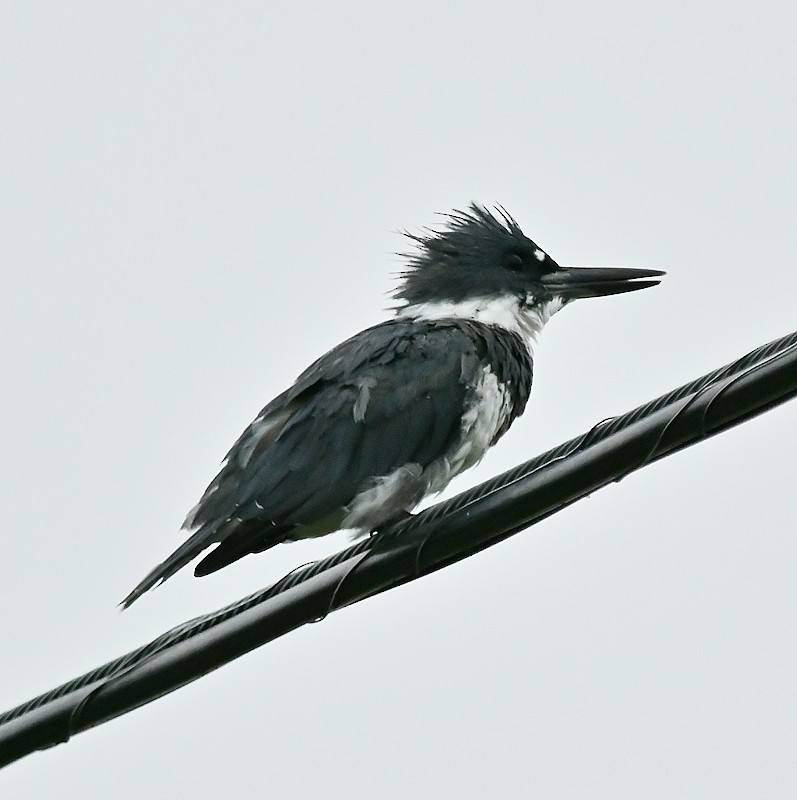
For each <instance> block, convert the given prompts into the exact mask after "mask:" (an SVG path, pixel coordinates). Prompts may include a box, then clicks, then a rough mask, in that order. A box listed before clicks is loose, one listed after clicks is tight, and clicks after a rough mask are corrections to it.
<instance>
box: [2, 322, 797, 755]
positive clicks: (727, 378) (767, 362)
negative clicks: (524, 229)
mask: <svg viewBox="0 0 797 800" xmlns="http://www.w3.org/2000/svg"><path fill="white" fill-rule="evenodd" d="M796 393H797V332H795V333H792V334H790V335H788V336H785V337H783V338H781V339H778V340H776V341H774V342H770V343H769V344H766V345H764V346H762V347H759V348H757V349H756V350H754V351H752V352H751V353H748V354H747V355H745V356H743V357H742V358H740V359H738V360H736V361H734V362H733V363H731V364H728V365H726V366H724V367H721V368H720V369H717V370H714V371H712V372H711V373H708V374H707V375H704V376H702V377H700V378H698V379H696V380H694V381H691V382H690V383H688V384H685V385H684V386H681V387H679V388H677V389H674V390H673V391H671V392H668V393H667V394H665V395H662V396H661V397H658V398H656V399H655V400H652V401H650V402H648V403H645V404H644V405H642V406H639V407H638V408H636V409H633V410H632V411H629V412H628V413H626V414H623V415H622V416H619V417H615V418H612V419H609V420H604V421H603V422H601V423H599V424H597V425H596V426H594V427H593V428H592V429H591V430H589V431H587V432H586V433H585V434H583V435H582V436H579V437H576V438H575V439H571V440H570V441H568V442H565V443H563V444H561V445H559V446H557V447H555V448H553V449H551V450H549V451H547V452H546V453H543V454H541V455H539V456H537V457H535V458H533V459H531V460H530V461H527V462H525V463H524V464H521V465H519V466H517V467H515V468H514V469H512V470H509V471H508V472H505V473H503V474H502V475H499V476H497V477H495V478H493V479H491V480H490V481H487V482H486V483H483V484H481V485H479V486H477V487H475V488H473V489H471V490H469V491H467V492H463V493H462V494H460V495H457V496H456V497H454V498H451V499H450V500H447V501H444V502H442V503H439V504H437V505H436V506H433V507H432V508H429V509H426V510H425V511H423V512H421V513H419V514H417V515H415V516H414V517H411V518H409V519H407V520H403V521H402V522H400V523H398V524H396V525H394V526H392V527H391V528H389V529H387V530H385V531H383V532H381V533H380V534H378V535H376V536H373V537H371V538H370V539H367V540H364V541H361V542H359V543H357V544H355V545H352V546H351V547H348V548H346V549H344V550H342V551H341V552H339V553H336V554H334V555H332V556H330V557H328V558H325V559H322V560H320V561H317V562H313V563H311V564H308V565H305V566H304V567H300V568H299V569H297V570H294V571H293V572H291V573H289V574H288V575H286V576H285V577H283V578H282V579H281V580H279V581H278V582H277V583H275V584H273V585H272V586H270V587H268V588H266V589H263V590H261V591H259V592H256V593H254V594H252V595H250V596H248V597H246V598H243V599H242V600H239V601H237V602H235V603H233V604H231V605H229V606H226V607H225V608H222V609H220V610H218V611H215V612H213V613H211V614H206V615H203V616H201V617H197V618H195V619H193V620H189V621H188V622H185V623H183V624H181V625H178V626H176V627H175V628H172V629H171V630H170V631H167V632H166V633H164V634H162V635H161V636H159V637H158V638H157V639H155V640H153V641H152V642H150V643H149V644H147V645H145V646H143V647H140V648H138V649H136V650H134V651H132V652H130V653H128V654H126V655H124V656H122V657H121V658H118V659H115V660H114V661H110V662H108V663H107V664H104V665H103V666H101V667H98V668H96V669H94V670H92V671H91V672H89V673H86V674H85V675H83V676H80V677H79V678H76V679H74V680H72V681H69V682H67V683H65V684H63V685H61V686H59V687H57V688H56V689H53V690H51V691H49V692H47V693H45V694H43V695H40V696H39V697H36V698H34V699H32V700H30V701H28V702H27V703H23V704H22V705H20V706H17V707H16V708H13V709H11V710H9V711H7V712H5V713H4V714H0V766H3V765H5V764H7V763H10V762H11V761H13V760H16V759H17V758H20V757H22V756H23V755H25V754H27V753H29V752H32V751H33V750H35V749H42V748H44V747H49V746H52V745H54V744H58V743H60V742H63V741H66V740H67V739H68V738H69V737H70V736H71V735H72V734H73V733H76V732H79V731H82V730H85V729H87V728H89V727H93V726H94V725H97V724H100V723H101V722H104V721H106V720H108V719H111V718H113V717H115V716H118V715H120V714H122V713H125V712H126V711H129V710H131V709H132V708H135V707H137V706H139V705H142V704H143V703H146V702H149V701H150V700H152V699H155V698H156V697H160V696H162V695H163V694H166V693H167V692H170V691H173V690H174V689H175V688H178V687H179V686H182V685H184V684H186V683H189V682H190V681H192V680H195V679H196V678H198V677H200V676H201V675H202V674H205V673H206V672H208V671H210V670H212V669H215V668H217V667H218V666H221V664H223V663H227V662H228V661H230V660H232V659H233V658H235V657H237V656H239V655H242V654H243V653H245V652H248V651H249V650H251V649H253V648H254V647H257V646H259V645H261V644H263V643H265V642H267V641H271V640H272V639H274V638H276V637H277V636H280V635H282V634H284V633H286V632H288V631H290V630H293V629H294V628H296V627H298V626H300V625H302V624H305V623H306V622H310V621H314V620H318V619H323V618H324V617H325V616H326V615H327V614H328V613H330V612H331V611H333V610H336V609H337V608H341V607H343V606H345V605H349V604H351V603H353V602H357V601H358V600H360V599H363V598H365V597H369V596H372V595H374V594H377V593H378V592H381V591H384V590H386V589H388V588H392V587H393V586H396V585H399V584H401V583H405V582H407V581H409V580H413V579H415V578H417V577H420V576H421V575H425V574H428V573H430V572H433V571H435V570H437V569H440V568H442V567H444V566H446V565H447V564H450V563H453V562H454V561H458V560H460V559H462V558H465V557H467V556H469V555H472V554H474V553H476V552H478V551H479V550H481V549H484V548H485V547H488V546H490V545H492V544H495V543H496V542H498V541H500V540H502V539H504V538H506V537H507V536H510V535H512V534H513V533H516V532H517V531H519V530H522V529H523V528H525V527H528V525H530V524H533V523H535V522H538V521H539V520H541V519H544V518H545V517H547V516H549V515H550V514H552V513H555V512H556V511H558V510H560V509H561V508H563V507H565V506H566V505H569V504H570V503H572V502H575V500H577V499H579V498H580V497H583V496H584V495H586V494H588V493H590V492H592V491H594V490H595V489H596V488H599V487H600V486H604V485H606V484H607V483H610V482H612V481H616V480H620V479H622V478H623V477H624V476H625V475H627V474H629V473H630V472H632V471H634V470H636V469H639V468H640V467H642V466H644V465H645V464H647V463H650V462H651V461H654V460H657V459H658V458H661V457H663V456H665V455H669V454H670V453H672V452H675V451H676V450H679V449H681V448H683V447H686V446H688V445H690V444H693V443H695V442H697V441H700V440H701V439H703V438H705V437H706V436H709V435H714V434H715V433H718V432H720V431H721V430H724V429H725V428H727V427H730V426H731V425H735V424H738V423H740V422H742V421H744V420H746V419H748V418H750V417H751V416H754V415H755V414H758V413H761V412H762V411H764V410H767V409H768V408H771V407H773V406H774V405H777V404H779V403H782V402H784V401H785V400H787V399H790V398H791V397H793V396H794V395H795V394H796Z"/></svg>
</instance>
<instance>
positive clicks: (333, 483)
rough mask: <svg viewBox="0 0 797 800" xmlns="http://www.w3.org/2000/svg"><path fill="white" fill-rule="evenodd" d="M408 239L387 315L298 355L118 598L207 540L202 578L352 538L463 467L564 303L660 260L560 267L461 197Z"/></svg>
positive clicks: (516, 389) (636, 275) (641, 284)
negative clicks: (312, 357) (291, 375)
mask: <svg viewBox="0 0 797 800" xmlns="http://www.w3.org/2000/svg"><path fill="white" fill-rule="evenodd" d="M445 218H446V221H445V223H444V225H443V226H442V227H441V228H439V229H437V230H431V229H426V230H425V231H424V232H423V233H422V234H420V235H412V234H406V235H407V236H409V238H410V239H412V240H413V241H414V243H415V245H416V250H415V252H414V253H412V254H411V255H409V256H408V263H407V268H406V270H405V271H404V272H402V273H401V274H400V277H401V284H400V285H399V287H398V289H397V290H396V291H395V293H394V296H395V298H396V299H397V300H398V302H399V307H398V308H397V309H396V315H395V317H394V318H392V319H390V320H388V321H386V322H382V323H380V324H379V325H375V326H374V327H372V328H368V329H367V330H364V331H362V332H360V333H358V334H356V335H355V336H353V337H351V338H350V339H348V340H346V341H345V342H343V343H342V344H339V345H338V346H337V347H334V348H333V349H332V350H330V351H329V352H328V353H327V354H326V355H324V356H322V357H321V358H319V359H318V360H317V361H316V362H314V363H313V364H311V365H310V366H309V367H308V368H307V369H306V370H305V371H304V372H303V373H302V374H301V375H300V376H299V377H298V378H297V379H296V382H295V383H294V384H293V386H291V387H290V388H289V389H287V390H286V391H284V392H283V393H282V394H280V395H279V396H277V397H276V398H275V399H274V400H272V401H271V402H270V403H269V404H268V405H267V406H266V407H265V408H264V409H263V410H262V411H261V412H260V413H259V414H258V415H257V417H256V418H255V420H254V421H253V422H252V424H251V425H249V427H248V428H247V429H246V430H245V431H244V432H243V434H241V437H240V438H239V439H238V441H237V442H235V444H234V445H233V446H232V449H231V450H230V452H229V453H227V456H226V458H225V459H224V461H223V463H222V467H221V471H220V472H219V474H218V475H217V476H216V477H215V478H214V479H213V481H212V482H211V484H210V486H208V488H207V489H206V491H205V493H204V494H203V495H202V497H201V499H200V500H199V502H198V503H197V504H196V506H194V508H193V509H192V510H191V511H190V512H189V514H188V516H187V517H186V520H185V523H184V524H183V527H184V528H185V529H187V530H188V531H189V532H190V534H191V535H190V536H189V538H188V540H187V541H186V542H185V543H184V544H183V545H182V546H180V547H178V548H177V550H175V551H174V553H172V554H171V555H170V556H169V557H168V558H167V559H166V560H165V561H164V562H163V563H162V564H160V565H158V566H157V567H155V568H154V569H153V570H152V571H151V572H150V573H149V574H148V575H147V576H146V577H145V578H144V579H143V580H142V581H141V583H139V584H138V586H136V588H135V589H133V591H132V592H131V593H130V594H129V595H128V596H127V597H126V598H125V599H124V600H123V601H122V606H123V607H127V606H129V605H130V604H131V603H133V602H134V601H135V600H136V599H138V598H139V597H140V596H141V595H142V594H143V593H144V592H146V591H147V590H148V589H151V588H152V587H153V586H155V585H156V584H157V583H159V582H162V581H165V580H166V579H167V578H169V577H170V576H171V575H173V574H174V573H175V572H176V571H177V570H178V569H180V568H181V567H184V566H185V565H186V564H188V562H189V561H191V560H192V559H193V558H195V557H196V556H198V555H199V554H200V553H202V552H203V551H204V550H206V549H207V548H208V547H210V546H212V545H215V548H214V549H213V550H212V551H211V552H210V553H209V554H207V555H206V556H205V557H204V558H203V559H202V560H201V561H200V562H199V564H198V565H197V567H196V569H195V570H194V574H195V575H197V576H203V575H208V574H209V573H211V572H215V571H216V570H218V569H221V568H222V567H225V566H227V565H228V564H231V563H232V562H233V561H237V560H238V559H239V558H242V557H243V556H245V555H248V554H249V553H259V552H262V551H263V550H268V549H269V548H270V547H273V546H274V545H276V544H279V543H280V542H289V541H296V540H298V539H303V538H307V537H315V536H323V535H325V534H327V533H331V532H333V531H336V530H340V529H349V530H352V531H353V532H354V534H355V536H357V535H359V536H362V535H366V534H369V533H372V532H373V531H375V530H377V529H379V528H380V527H381V526H384V525H385V524H386V523H389V522H391V521H393V520H395V519H398V518H400V517H402V516H405V515H406V514H408V513H409V512H410V511H411V510H412V509H413V508H415V506H417V505H418V503H419V502H420V501H421V500H422V499H423V498H424V497H426V496H427V495H429V494H432V493H436V492H440V491H441V490H442V489H444V488H445V487H446V486H447V485H448V483H449V482H450V481H451V479H452V478H454V477H455V476H456V475H458V474H459V473H460V472H462V471H463V470H465V469H468V467H471V466H473V465H474V464H476V463H477V462H478V461H479V460H480V459H481V458H482V456H483V455H484V454H485V452H486V451H487V450H488V448H490V447H491V446H492V445H493V444H495V443H496V442H497V441H498V440H499V439H500V438H501V437H502V436H503V435H504V433H506V431H507V430H508V429H509V426H510V425H511V424H512V422H513V421H514V420H515V419H516V418H517V417H519V416H520V415H521V414H522V413H523V411H524V409H525V407H526V401H527V400H528V398H529V392H530V391H531V378H532V367H533V358H532V346H533V345H534V343H535V341H536V338H537V336H538V334H539V333H540V331H541V330H542V328H543V326H544V325H545V323H546V322H547V321H548V319H550V317H551V316H552V315H553V314H554V313H556V312H557V311H559V309H561V308H562V307H563V306H565V305H566V304H567V303H569V302H570V301H572V300H575V299H577V298H582V297H601V296H604V295H611V294H619V293H621V292H631V291H635V290H637V289H644V288H646V287H648V286H655V285H656V284H658V283H659V281H658V280H656V279H657V278H659V277H660V276H661V275H663V274H664V273H663V272H660V271H658V270H652V269H626V268H619V267H615V268H612V267H605V268H601V267H595V268H592V267H581V268H579V267H562V266H560V265H559V264H557V263H556V262H555V261H554V260H553V259H552V258H551V257H550V256H549V255H548V253H546V252H545V251H544V250H543V249H542V248H541V247H539V246H538V245H537V244H535V243H534V242H533V241H531V239H529V238H528V237H526V236H525V235H524V234H523V232H522V231H521V229H520V227H519V226H518V224H517V222H515V220H514V219H513V218H512V217H511V216H510V215H509V214H508V213H507V212H506V211H505V210H504V209H503V208H501V207H498V208H497V209H496V212H495V213H491V212H490V211H488V210H487V209H486V208H484V207H482V206H479V205H476V204H471V205H470V207H469V208H468V210H467V211H453V212H452V213H450V214H447V215H445Z"/></svg>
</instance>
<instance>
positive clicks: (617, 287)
mask: <svg viewBox="0 0 797 800" xmlns="http://www.w3.org/2000/svg"><path fill="white" fill-rule="evenodd" d="M406 235H407V236H408V237H409V238H410V239H412V240H413V241H414V242H415V243H416V245H417V249H416V251H415V252H414V253H412V254H411V255H409V256H408V266H407V269H406V270H404V271H403V272H402V273H401V279H402V280H401V284H400V286H399V287H398V289H397V290H396V292H395V294H394V296H395V297H396V299H397V300H399V301H400V302H402V303H403V304H404V305H403V306H402V307H401V308H399V313H400V314H410V315H413V316H424V317H427V318H428V317H434V316H437V317H440V316H445V315H448V316H465V315H466V313H464V310H465V309H469V308H473V309H476V310H477V311H481V312H483V310H484V309H485V308H490V309H492V312H491V313H494V312H495V310H496V309H497V308H498V307H502V308H504V309H505V310H506V312H507V313H509V312H510V309H513V308H514V309H517V313H520V314H521V315H523V314H525V315H526V316H527V317H528V316H529V315H531V317H532V318H533V317H534V315H535V314H536V315H537V317H538V318H539V317H543V318H542V319H538V323H539V324H537V325H532V328H534V327H537V328H540V327H542V324H544V322H545V319H547V317H548V316H550V315H551V314H552V313H554V312H555V311H557V310H558V309H559V308H561V307H562V306H563V305H565V304H566V303H569V302H570V301H572V300H575V299H578V298H582V297H602V296H605V295H610V294H620V293H622V292H633V291H636V290H637V289H645V288H647V287H648V286H655V285H656V284H657V283H659V281H658V280H657V278H659V277H660V276H661V275H663V274H664V273H663V272H660V271H659V270H652V269H630V268H625V267H563V266H560V265H559V264H557V262H556V261H554V260H553V259H552V258H551V257H550V256H549V255H548V254H547V253H546V252H545V251H544V250H543V249H542V248H541V247H539V245H537V244H536V243H535V242H533V241H532V240H531V239H529V238H528V237H527V236H526V235H524V233H523V231H522V230H521V229H520V226H519V225H518V224H517V222H515V220H514V219H513V218H512V217H511V216H510V215H509V214H508V213H507V212H506V211H505V210H504V209H503V208H500V207H499V208H498V209H497V215H494V214H492V213H490V212H489V211H488V210H487V209H486V208H484V207H482V206H479V205H476V204H475V203H474V204H471V206H470V207H469V208H468V210H467V211H453V212H452V213H450V214H447V215H446V222H445V224H444V225H443V226H442V227H441V228H439V229H435V230H431V229H427V230H425V231H424V233H423V234H421V235H415V234H409V233H408V234H406ZM435 309H436V310H437V311H438V312H440V313H435ZM451 309H460V310H462V311H463V313H461V314H459V313H456V312H451ZM417 310H420V312H419V313H417V314H416V313H415V311H417ZM482 315H483V314H482ZM476 317H477V318H478V314H476ZM532 322H533V319H532ZM521 327H523V326H521ZM526 332H527V333H536V332H537V331H536V330H529V331H526Z"/></svg>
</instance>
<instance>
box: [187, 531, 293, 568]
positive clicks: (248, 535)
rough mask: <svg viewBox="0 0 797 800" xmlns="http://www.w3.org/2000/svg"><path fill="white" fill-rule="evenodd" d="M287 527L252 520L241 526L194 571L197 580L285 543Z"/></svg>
mask: <svg viewBox="0 0 797 800" xmlns="http://www.w3.org/2000/svg"><path fill="white" fill-rule="evenodd" d="M287 530H288V528H286V527H280V526H277V525H274V526H271V527H269V523H265V524H264V523H263V521H262V520H251V521H250V522H249V523H248V524H247V523H243V524H242V525H239V526H238V527H237V528H236V529H235V532H234V533H232V534H230V535H229V536H227V537H225V539H224V540H223V541H221V542H220V543H219V545H218V547H216V548H215V549H214V550H212V551H211V552H210V553H208V554H207V555H206V556H205V557H204V558H203V559H202V560H201V561H200V562H199V563H198V564H197V565H196V568H195V569H194V575H196V577H197V578H204V577H205V575H210V574H211V572H216V570H220V569H221V568H222V567H226V566H227V565H228V564H232V563H233V561H237V560H238V559H239V558H243V557H244V556H248V555H249V554H250V553H262V552H263V551H264V550H269V549H270V548H272V547H274V545H277V544H279V543H280V542H284V541H285V533H286V531H287Z"/></svg>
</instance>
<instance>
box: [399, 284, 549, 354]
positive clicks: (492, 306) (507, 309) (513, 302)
mask: <svg viewBox="0 0 797 800" xmlns="http://www.w3.org/2000/svg"><path fill="white" fill-rule="evenodd" d="M563 305H564V302H563V301H562V299H561V298H560V297H554V298H552V299H550V300H545V301H542V302H536V303H535V302H528V301H527V300H526V299H525V298H522V297H518V296H505V297H475V298H471V299H469V300H462V301H459V302H455V301H451V300H442V301H432V302H428V303H413V304H410V305H407V306H404V307H403V308H400V309H398V310H397V312H396V313H397V315H398V316H399V317H403V318H407V319H416V320H423V321H427V322H433V321H438V320H446V319H456V320H462V321H470V322H481V323H482V324H484V325H490V326H493V327H497V328H502V329H504V330H506V331H509V332H510V333H515V334H517V335H518V336H520V338H521V339H522V340H523V342H524V343H525V345H526V347H527V348H528V349H529V352H531V350H532V348H533V346H534V345H535V344H536V342H537V338H538V336H539V335H540V333H541V332H542V329H543V328H544V327H545V324H546V323H547V322H548V320H549V319H550V318H551V317H552V316H553V315H554V314H555V313H556V312H557V311H559V309H561V308H562V306H563Z"/></svg>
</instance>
